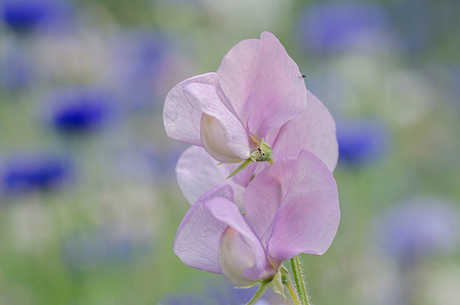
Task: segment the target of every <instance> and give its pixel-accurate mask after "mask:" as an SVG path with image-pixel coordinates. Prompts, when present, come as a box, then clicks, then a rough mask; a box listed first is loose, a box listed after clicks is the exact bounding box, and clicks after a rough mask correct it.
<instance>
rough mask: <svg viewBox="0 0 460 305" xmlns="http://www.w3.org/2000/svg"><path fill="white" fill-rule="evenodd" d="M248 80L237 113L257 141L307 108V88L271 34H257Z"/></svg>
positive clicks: (293, 64)
mask: <svg viewBox="0 0 460 305" xmlns="http://www.w3.org/2000/svg"><path fill="white" fill-rule="evenodd" d="M255 64H256V67H255V68H253V69H251V71H253V75H252V83H251V85H250V86H249V87H250V91H249V92H248V95H247V98H246V100H245V102H244V104H243V107H242V110H241V112H240V118H241V121H242V122H243V123H246V128H247V130H248V132H249V133H250V134H251V135H252V136H254V137H255V138H256V140H258V141H260V140H261V139H262V138H263V137H264V136H266V135H269V134H272V133H274V132H276V131H277V130H278V129H279V128H280V127H281V126H283V125H284V123H286V122H287V121H289V120H291V119H293V118H295V117H297V116H299V115H300V114H302V112H304V111H305V109H306V107H307V89H306V88H305V83H304V80H303V77H302V74H300V71H299V67H298V66H297V64H296V63H295V62H294V61H293V60H292V58H290V57H289V55H288V54H287V52H286V50H285V49H284V47H283V46H282V45H281V43H280V42H279V40H278V39H277V38H276V37H275V36H274V35H273V34H271V33H268V32H264V33H262V35H261V36H260V49H259V55H258V58H257V62H256V63H255Z"/></svg>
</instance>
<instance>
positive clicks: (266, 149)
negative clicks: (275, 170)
mask: <svg viewBox="0 0 460 305" xmlns="http://www.w3.org/2000/svg"><path fill="white" fill-rule="evenodd" d="M265 161H268V162H270V163H273V155H272V148H271V147H270V145H268V144H267V143H265V142H264V140H263V139H262V143H261V145H260V146H259V147H258V148H257V149H256V150H254V151H253V152H252V153H251V154H250V155H249V158H247V159H246V160H244V161H243V163H241V164H240V166H238V167H237V169H235V170H234V171H233V172H232V173H231V174H230V175H228V177H227V179H228V178H230V177H233V176H235V175H236V174H238V173H239V172H241V171H242V170H243V169H245V168H246V167H248V166H249V165H250V164H251V163H252V162H265Z"/></svg>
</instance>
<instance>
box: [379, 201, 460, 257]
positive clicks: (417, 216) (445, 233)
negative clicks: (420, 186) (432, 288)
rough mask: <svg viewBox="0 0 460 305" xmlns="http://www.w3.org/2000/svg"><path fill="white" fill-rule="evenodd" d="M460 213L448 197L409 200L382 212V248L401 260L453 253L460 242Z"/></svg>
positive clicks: (380, 235)
mask: <svg viewBox="0 0 460 305" xmlns="http://www.w3.org/2000/svg"><path fill="white" fill-rule="evenodd" d="M459 224H460V212H459V209H458V208H457V207H455V206H454V205H452V204H451V203H450V202H449V201H448V200H445V199H442V198H436V197H433V198H430V197H425V198H424V197H420V198H412V199H409V200H407V201H405V202H403V203H401V204H399V205H396V206H394V207H392V208H391V209H390V210H388V211H386V212H385V213H383V214H382V215H380V216H379V217H378V219H377V221H376V237H377V240H378V242H379V244H380V246H381V248H382V249H383V250H384V251H385V252H386V253H388V254H390V255H392V256H393V257H395V258H396V259H398V260H401V261H403V262H404V261H407V260H411V261H412V260H414V259H416V258H419V257H423V256H425V255H430V254H435V253H443V252H449V251H452V250H453V249H455V247H456V246H457V245H458V244H459V242H460V233H459V229H460V226H459Z"/></svg>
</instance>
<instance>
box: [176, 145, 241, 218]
mask: <svg viewBox="0 0 460 305" xmlns="http://www.w3.org/2000/svg"><path fill="white" fill-rule="evenodd" d="M217 163H219V162H218V161H216V160H215V159H213V158H212V157H211V156H210V155H209V154H208V153H207V152H206V150H205V149H204V148H201V147H197V146H191V147H189V148H187V149H186V150H185V151H184V152H183V153H182V154H181V156H180V157H179V160H178V161H177V166H176V174H177V181H178V183H179V187H180V188H181V190H182V192H183V193H184V195H185V197H186V198H187V200H188V201H189V202H190V203H191V204H193V203H194V202H195V201H197V200H198V198H199V197H200V196H201V195H202V194H204V193H206V192H207V191H209V190H210V189H212V188H214V187H216V186H219V185H224V184H230V185H232V186H233V188H234V190H235V204H236V205H237V206H238V207H239V208H240V209H241V210H242V209H243V193H244V188H243V187H241V186H240V185H237V184H236V183H234V182H233V181H232V179H227V180H225V178H226V177H227V176H228V175H229V174H230V173H231V171H230V169H229V166H230V165H227V164H221V165H217Z"/></svg>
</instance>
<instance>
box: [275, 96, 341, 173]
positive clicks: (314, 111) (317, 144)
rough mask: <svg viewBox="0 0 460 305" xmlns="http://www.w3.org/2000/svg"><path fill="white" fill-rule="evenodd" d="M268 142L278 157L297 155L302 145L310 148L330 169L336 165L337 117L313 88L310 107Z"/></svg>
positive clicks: (337, 151) (304, 147)
mask: <svg viewBox="0 0 460 305" xmlns="http://www.w3.org/2000/svg"><path fill="white" fill-rule="evenodd" d="M272 139H273V140H272ZM267 142H268V143H269V144H270V145H271V147H272V148H273V155H274V156H275V158H276V159H281V158H287V157H297V155H298V154H299V152H300V150H301V149H307V150H309V151H311V152H312V153H314V154H315V155H317V156H318V157H319V158H320V159H321V161H323V162H324V163H325V164H326V165H327V167H328V168H329V170H330V171H333V170H334V168H335V166H336V165H337V159H338V157H339V150H338V145H337V136H336V127H335V122H334V119H333V118H332V116H331V114H330V113H329V111H328V110H327V108H326V107H325V106H324V105H323V103H321V101H320V100H319V99H318V98H317V97H316V96H314V95H313V94H312V93H311V92H310V91H308V106H307V110H306V111H305V112H304V113H303V114H302V115H300V116H298V117H296V118H294V119H292V120H290V121H289V122H287V123H286V124H284V125H283V127H281V129H280V130H279V132H278V133H277V134H274V135H272V136H270V139H267Z"/></svg>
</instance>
